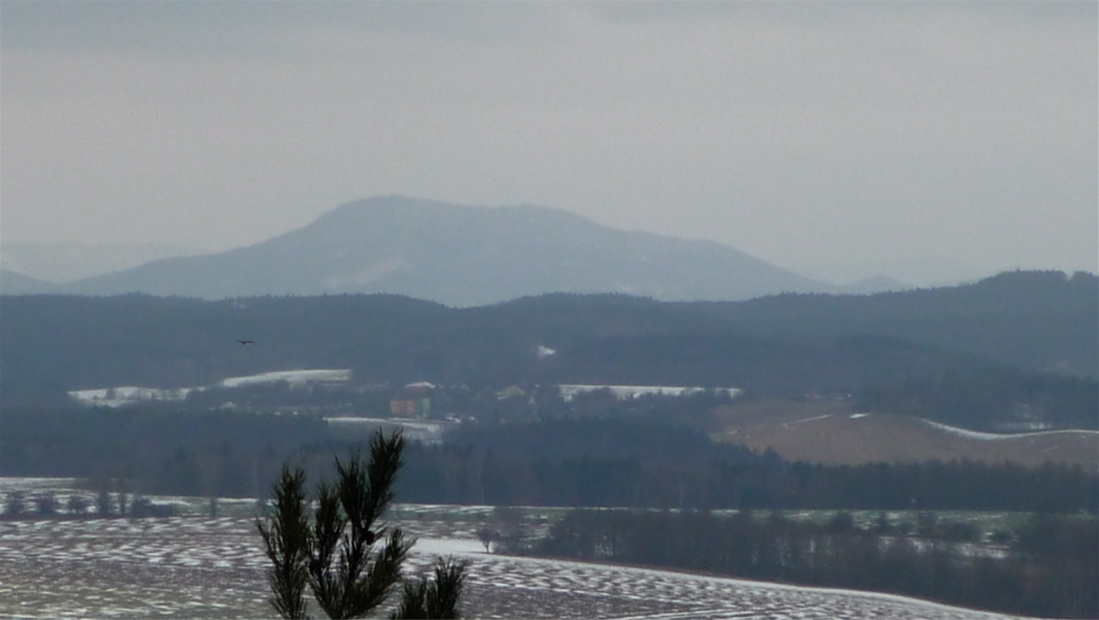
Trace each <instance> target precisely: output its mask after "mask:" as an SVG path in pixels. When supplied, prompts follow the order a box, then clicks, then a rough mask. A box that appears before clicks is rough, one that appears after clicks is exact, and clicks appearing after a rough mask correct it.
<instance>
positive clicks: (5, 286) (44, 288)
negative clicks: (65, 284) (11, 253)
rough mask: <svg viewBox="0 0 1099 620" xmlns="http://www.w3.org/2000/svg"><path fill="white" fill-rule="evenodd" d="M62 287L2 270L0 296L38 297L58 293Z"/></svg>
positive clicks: (15, 272)
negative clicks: (43, 294)
mask: <svg viewBox="0 0 1099 620" xmlns="http://www.w3.org/2000/svg"><path fill="white" fill-rule="evenodd" d="M60 290H61V286H59V285H57V284H54V283H53V282H46V281H45V280H39V279H38V278H32V277H30V276H28V275H25V274H22V273H19V272H18V271H15V270H13V269H0V294H3V295H37V294H42V293H57V292H59V291H60Z"/></svg>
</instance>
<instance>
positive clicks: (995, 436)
mask: <svg viewBox="0 0 1099 620" xmlns="http://www.w3.org/2000/svg"><path fill="white" fill-rule="evenodd" d="M922 421H923V422H924V423H925V424H927V425H928V426H931V427H933V428H937V429H939V430H941V431H944V432H947V433H950V434H951V435H957V436H959V437H966V438H969V439H982V440H986V441H990V440H999V439H1018V438H1021V437H1039V436H1045V435H1065V434H1068V435H1094V436H1096V437H1099V431H1089V430H1063V431H1040V432H1037V433H983V432H980V431H971V430H969V429H966V428H958V427H957V426H950V425H948V424H943V423H941V422H932V421H931V420H922Z"/></svg>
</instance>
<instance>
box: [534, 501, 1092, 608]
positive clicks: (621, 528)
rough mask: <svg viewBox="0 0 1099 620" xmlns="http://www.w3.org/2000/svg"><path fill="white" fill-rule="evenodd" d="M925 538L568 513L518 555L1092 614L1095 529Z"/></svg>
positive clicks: (765, 522)
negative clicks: (975, 538)
mask: <svg viewBox="0 0 1099 620" xmlns="http://www.w3.org/2000/svg"><path fill="white" fill-rule="evenodd" d="M929 523H930V527H928V528H926V529H921V531H920V535H919V536H915V537H909V536H904V535H898V534H897V533H895V532H892V531H890V530H889V529H888V525H887V524H885V525H883V526H879V529H878V530H876V531H875V530H874V529H871V530H862V529H859V528H857V527H855V526H854V524H853V521H852V520H851V518H850V515H849V514H847V513H837V514H836V515H835V517H833V518H832V519H831V520H829V521H828V522H825V523H814V522H809V521H794V520H790V519H787V518H785V517H784V516H783V515H782V514H781V513H779V512H774V513H771V514H769V515H762V516H757V515H755V514H753V513H752V512H751V511H741V512H738V513H736V514H735V515H732V516H717V515H714V514H712V513H708V512H670V511H647V512H646V511H625V510H598V511H593V510H575V511H573V512H570V513H568V514H567V515H566V516H565V517H564V518H563V519H561V521H559V522H558V523H556V524H554V525H553V527H552V528H551V529H550V533H549V535H548V537H546V538H545V539H543V540H542V541H540V542H538V543H535V544H534V545H533V547H531V548H530V549H529V550H528V552H534V553H537V554H539V555H550V556H555V557H564V558H575V559H586V560H596V561H612V562H624V563H630V564H640V565H646V566H659V567H670V568H676V569H685V570H696V571H704V572H709V573H717V574H722V575H729V576H735V577H742V578H748V579H760V580H766V581H777V582H786V583H797V584H803V585H812V586H824V587H837V588H851V589H860V590H874V591H880V592H892V593H897V594H904V595H909V596H917V597H921V598H928V599H931V600H936V601H941V602H944V603H949V604H952V605H962V606H967V607H976V608H981V609H989V610H996V611H1001V612H1006V613H1016V614H1025V615H1034V616H1041V617H1058V618H1061V617H1065V618H1084V617H1086V618H1094V617H1097V615H1099V591H1097V590H1096V588H1095V584H1096V583H1099V560H1097V558H1099V522H1097V521H1096V520H1095V518H1094V517H1091V518H1080V517H1064V516H1061V517H1056V516H1049V515H1044V516H1038V517H1035V518H1033V519H1032V520H1031V521H1030V522H1029V523H1027V524H1026V525H1025V526H1024V527H1023V528H1022V529H1021V530H1020V532H1019V535H1018V537H1017V539H1015V540H1013V541H1010V543H1009V544H1007V545H1006V546H1002V547H998V548H995V549H988V548H987V547H981V546H977V545H972V544H964V543H960V542H958V541H957V540H956V539H952V538H951V537H950V536H949V533H948V532H949V530H948V529H945V528H936V527H935V523H934V520H933V519H930V520H929Z"/></svg>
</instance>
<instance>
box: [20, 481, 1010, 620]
mask: <svg viewBox="0 0 1099 620" xmlns="http://www.w3.org/2000/svg"><path fill="white" fill-rule="evenodd" d="M43 482H44V481H38V480H22V481H20V480H11V479H8V480H6V481H5V484H4V489H5V490H6V491H11V490H27V491H30V490H31V489H32V488H43ZM53 486H54V488H55V490H58V491H61V490H64V489H65V486H64V482H63V481H57V482H54V483H53ZM154 500H155V501H156V502H158V503H170V504H174V505H176V506H178V507H179V509H180V514H179V515H178V516H173V517H165V518H146V519H80V520H25V521H15V520H9V521H3V522H0V615H3V616H6V617H22V618H53V617H109V618H135V617H160V618H245V617H261V616H269V615H270V610H269V608H268V607H267V603H266V600H265V599H266V596H267V592H266V585H265V581H264V569H265V562H266V560H265V558H264V557H263V554H262V552H261V545H260V543H259V538H258V535H257V534H256V532H255V529H254V527H253V525H252V519H251V516H250V514H251V512H252V510H253V509H254V503H252V502H251V501H249V500H239V501H235V502H229V501H225V502H222V504H221V507H220V514H221V516H217V517H210V516H204V515H203V514H202V512H203V510H204V509H205V500H204V499H203V498H185V497H184V498H178V497H177V498H167V497H164V498H159V497H158V498H154ZM490 510H491V509H489V508H488V507H461V506H439V505H431V506H429V505H399V506H398V507H397V510H396V511H395V513H394V514H395V516H396V517H397V521H396V524H397V525H400V526H401V527H404V528H406V529H407V530H408V531H410V532H411V533H412V534H414V535H416V536H417V537H418V538H419V539H420V542H419V543H418V544H417V546H416V548H415V549H414V553H413V558H412V560H413V561H412V563H413V565H414V568H413V570H423V569H425V568H426V567H427V565H428V564H429V563H430V562H431V561H432V558H433V557H434V556H436V555H451V554H452V555H456V556H460V557H465V558H468V559H470V560H471V561H472V565H471V572H470V581H469V589H468V593H467V596H466V598H465V611H466V614H467V615H468V616H470V617H478V618H501V617H529V618H549V617H555V618H595V617H599V618H703V617H706V618H774V619H778V618H799V619H813V618H820V619H824V618H836V619H851V620H863V619H876V618H883V619H884V618H894V619H901V620H904V619H916V618H943V619H947V620H954V619H956V620H971V619H972V620H978V619H982V618H984V619H993V618H1009V617H1012V616H1004V615H1000V614H990V613H983V612H976V611H970V610H964V609H959V608H953V607H947V606H941V605H935V604H932V603H927V602H923V601H918V600H914V599H908V598H903V597H897V596H889V595H882V594H871V593H860V592H852V591H844V590H828V589H819V588H804V587H792V586H783V585H778V584H768V583H760V582H752V581H744V580H737V579H728V578H719V577H713V576H706V575H697V574H687V573H675V572H668V571H657V570H648V569H642V568H633V567H625V566H612V565H601V564H593V563H580V562H569V561H559V560H547V559H538V558H526V557H511V556H504V555H496V554H486V553H484V552H483V547H482V546H481V544H480V543H479V542H478V541H477V540H476V538H475V534H474V531H475V529H476V527H477V524H478V523H480V522H482V521H483V520H484V519H485V518H487V517H488V516H489V513H490ZM554 514H556V512H555V511H553V510H541V511H538V512H537V513H536V514H533V515H528V516H530V517H534V519H533V520H535V521H538V520H539V518H542V519H544V518H546V517H551V518H552V516H553V515H554Z"/></svg>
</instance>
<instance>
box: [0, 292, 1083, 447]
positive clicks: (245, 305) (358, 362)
mask: <svg viewBox="0 0 1099 620" xmlns="http://www.w3.org/2000/svg"><path fill="white" fill-rule="evenodd" d="M1095 287H1096V278H1095V276H1091V275H1089V274H1077V275H1075V276H1073V277H1071V278H1069V277H1066V276H1065V275H1064V274H1059V273H1057V274H1052V273H1028V272H1020V273H1016V274H1003V275H1001V276H996V277H994V278H991V279H989V280H986V281H982V282H979V283H976V284H973V285H968V286H964V287H954V288H949V289H934V290H928V291H911V292H905V293H895V294H883V295H872V296H829V295H782V296H775V297H771V298H764V299H758V300H752V301H748V302H740V303H723V304H715V303H710V302H699V303H668V302H659V301H655V300H652V299H645V298H637V297H629V296H624V295H545V296H540V297H530V298H524V299H519V300H515V301H512V302H508V303H504V304H498V305H493V306H485V307H471V308H462V309H454V308H449V307H447V306H443V305H441V304H436V303H432V302H426V301H422V300H415V299H410V298H407V297H398V296H389V295H329V296H320V297H257V298H241V299H231V300H222V301H203V300H199V299H188V298H178V297H169V298H157V297H150V296H145V295H124V296H118V297H78V296H7V295H5V296H3V297H0V313H2V315H3V319H4V320H3V321H2V322H0V340H2V342H3V345H4V346H3V347H2V348H0V365H2V368H3V373H2V374H0V380H2V381H3V386H2V387H3V390H0V393H2V395H3V399H4V402H5V403H12V402H19V401H23V402H34V401H36V400H42V399H46V400H49V399H50V398H62V399H63V398H64V397H65V396H64V395H65V392H66V391H70V390H81V389H97V388H106V387H110V386H120V385H130V386H145V387H161V388H176V387H186V386H194V385H207V384H211V383H215V382H217V381H221V380H222V379H224V378H225V377H232V376H242V375H251V374H257V373H262V372H269V371H281V370H290V369H295V368H349V369H351V370H352V373H353V376H354V378H355V380H356V381H357V382H360V383H386V382H388V383H390V384H393V385H403V384H404V383H409V382H413V381H422V380H427V381H431V382H434V383H441V384H465V385H469V386H473V387H475V388H477V389H482V388H484V389H501V388H503V387H506V386H509V385H528V386H529V385H536V384H541V385H550V384H558V383H592V384H627V385H631V384H632V385H694V386H721V387H724V386H729V387H737V388H742V389H744V390H746V391H748V392H749V393H754V394H764V395H766V394H771V395H780V396H784V397H801V396H805V395H812V394H817V395H837V396H841V397H843V398H849V399H852V401H853V403H854V404H855V405H856V406H858V407H859V410H861V411H876V412H892V413H902V414H906V415H911V416H917V417H925V418H930V419H935V420H938V421H941V422H944V423H947V424H952V425H956V426H963V427H967V428H976V429H982V430H996V429H1002V428H1006V427H1008V426H1010V427H1012V428H1022V427H1026V426H1028V425H1030V426H1035V427H1038V426H1042V425H1045V426H1049V427H1052V428H1093V427H1095V426H1097V424H1099V420H1097V419H1096V416H1095V412H1096V411H1097V410H1099V403H1097V399H1099V389H1097V386H1096V380H1095V375H1094V370H1093V369H1094V368H1095V367H1096V366H1097V365H1099V363H1097V362H1096V360H1095V358H1096V357H1097V356H1099V334H1097V333H1096V332H1097V327H1096V325H1097V323H1099V308H1097V307H1096V303H1095V296H1096V292H1095V291H1096V288H1095ZM238 339H247V340H254V341H255V344H254V345H248V346H246V347H245V346H241V345H240V344H238V343H237V340H238ZM546 350H553V351H554V353H553V354H552V355H546V354H544V351H546ZM540 351H541V352H543V353H542V354H540ZM1060 362H1064V364H1062V363H1060ZM1005 425H1006V426H1005Z"/></svg>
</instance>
